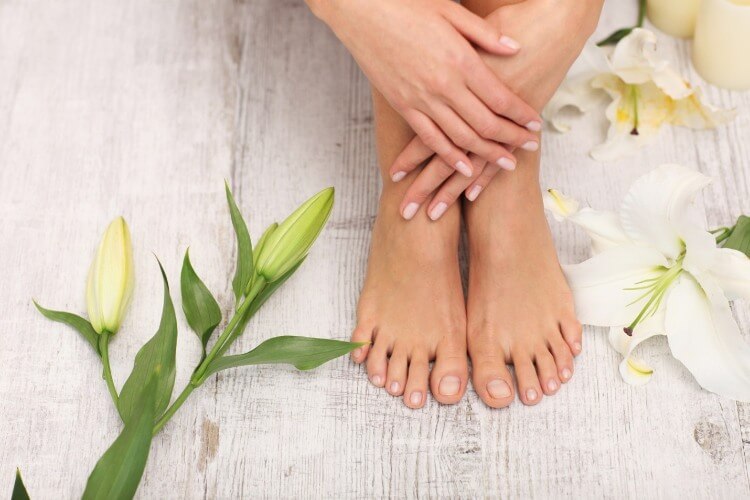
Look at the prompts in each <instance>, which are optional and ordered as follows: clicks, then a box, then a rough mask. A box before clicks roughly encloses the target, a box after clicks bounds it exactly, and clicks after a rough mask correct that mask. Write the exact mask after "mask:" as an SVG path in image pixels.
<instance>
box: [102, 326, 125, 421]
mask: <svg viewBox="0 0 750 500" xmlns="http://www.w3.org/2000/svg"><path fill="white" fill-rule="evenodd" d="M111 335H112V334H111V333H109V332H108V331H107V330H104V331H103V332H102V334H101V336H100V337H99V351H100V352H101V354H102V364H103V365H104V370H103V372H102V378H104V380H105V381H106V382H107V389H109V395H110V396H111V397H112V402H113V403H114V404H115V408H117V404H118V402H119V401H120V398H119V396H118V395H117V389H116V388H115V382H114V380H112V370H111V368H110V366H109V337H110V336H111Z"/></svg>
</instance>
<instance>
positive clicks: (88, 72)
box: [0, 0, 750, 499]
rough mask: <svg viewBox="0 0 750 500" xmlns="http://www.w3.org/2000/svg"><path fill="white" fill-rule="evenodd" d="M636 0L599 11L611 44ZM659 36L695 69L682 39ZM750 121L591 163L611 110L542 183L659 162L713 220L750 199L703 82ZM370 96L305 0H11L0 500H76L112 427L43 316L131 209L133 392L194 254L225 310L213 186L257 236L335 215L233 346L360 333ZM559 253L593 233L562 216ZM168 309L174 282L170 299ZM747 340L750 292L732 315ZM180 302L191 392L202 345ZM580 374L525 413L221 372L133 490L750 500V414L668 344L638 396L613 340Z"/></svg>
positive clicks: (3, 36) (554, 139) (1, 25)
mask: <svg viewBox="0 0 750 500" xmlns="http://www.w3.org/2000/svg"><path fill="white" fill-rule="evenodd" d="M630 4H635V2H622V1H618V2H616V3H615V2H608V5H607V6H606V9H605V15H604V17H603V19H602V23H601V26H600V29H599V34H604V33H606V32H608V31H610V30H611V29H613V28H615V27H619V26H622V25H625V24H626V23H629V22H631V20H632V19H633V18H634V17H635V8H634V5H630ZM660 39H661V40H662V42H663V44H662V46H661V49H662V50H663V52H664V53H665V54H668V55H669V56H671V57H672V58H673V59H674V60H675V62H676V65H677V67H678V68H679V69H680V70H681V71H683V72H684V73H685V74H687V75H689V76H690V77H691V78H692V79H693V80H694V81H696V82H699V81H700V80H699V79H698V77H697V75H695V73H694V72H693V70H692V69H691V67H690V64H689V43H687V42H682V41H676V40H671V39H669V38H666V37H663V36H660ZM705 90H706V92H707V94H708V95H709V97H710V99H711V100H712V101H713V102H714V103H716V104H719V105H723V106H731V107H737V108H738V109H739V111H740V113H739V117H738V118H737V119H736V120H735V121H734V122H733V123H732V124H731V125H729V126H726V127H723V128H720V129H718V130H715V131H705V132H691V131H688V130H665V131H664V133H663V135H662V138H661V140H660V141H659V142H658V143H657V144H654V145H653V146H651V147H649V148H647V149H644V150H642V151H641V152H640V153H639V154H638V155H636V156H634V157H632V158H629V159H628V160H623V161H620V162H617V163H611V164H600V163H597V162H595V161H593V160H591V159H590V158H589V157H588V156H587V154H586V152H587V150H588V149H589V148H590V147H591V146H592V145H594V144H596V143H597V141H600V140H601V138H602V137H603V136H604V130H605V129H604V128H603V123H602V121H601V120H600V119H595V118H593V117H592V118H591V119H588V120H584V121H581V122H577V126H576V127H575V129H574V131H573V132H571V133H570V134H567V135H557V134H547V135H546V136H545V139H544V183H545V185H547V186H554V187H558V188H560V189H562V190H564V191H566V192H568V193H569V194H571V195H575V196H577V197H579V198H581V199H585V200H586V201H588V202H589V203H590V204H591V205H593V206H597V207H602V208H614V207H616V205H617V204H618V203H619V200H620V197H621V196H622V195H623V194H624V192H625V190H626V188H627V185H628V184H629V182H630V181H632V180H633V179H635V178H636V177H637V176H639V175H640V174H642V173H644V172H646V171H647V170H649V169H650V168H652V167H654V166H657V165H659V164H660V163H662V162H668V161H669V162H680V163H684V164H690V165H695V166H697V167H698V168H700V170H701V171H703V172H705V173H707V174H709V175H712V176H714V177H715V179H716V181H715V182H714V184H713V185H712V186H711V187H710V188H708V190H707V192H706V195H705V196H704V200H703V201H704V202H705V204H706V206H707V208H708V213H709V218H710V220H709V222H710V223H711V224H715V225H719V224H726V223H728V222H729V221H730V220H732V219H733V217H736V215H737V214H739V213H740V212H744V213H750V174H749V173H750V93H745V94H742V93H732V92H726V91H721V90H719V89H716V88H711V87H708V86H705ZM374 162H375V160H374V148H373V140H372V110H371V105H370V97H369V93H368V85H367V82H366V80H365V78H364V77H363V76H362V74H361V73H360V72H359V70H358V69H357V67H356V65H355V64H354V62H353V61H352V60H351V58H350V57H349V56H348V54H347V53H346V51H345V50H344V49H343V48H342V47H341V46H340V45H339V43H338V42H337V40H336V39H335V38H334V37H333V35H332V34H331V33H330V32H329V31H328V30H327V29H326V28H325V27H324V26H323V25H321V24H320V23H318V22H317V21H316V20H315V18H314V17H313V16H312V15H311V14H310V13H309V12H308V11H307V9H306V7H305V6H304V4H303V3H302V2H301V1H299V0H295V1H291V0H252V1H246V2H231V1H228V0H227V1H205V0H192V1H184V2H178V1H162V2H153V1H146V0H137V1H133V2H117V1H114V0H100V1H93V0H70V1H68V2H42V1H40V0H24V1H21V0H0V217H1V219H0V220H2V224H0V255H1V258H0V276H2V277H3V284H2V286H1V287H0V329H1V330H2V333H1V335H2V337H1V338H2V344H1V347H0V416H1V417H2V425H1V426H0V492H9V491H10V489H11V484H12V480H13V472H14V469H15V467H16V466H19V467H21V469H22V471H23V473H24V475H25V478H26V482H27V486H28V487H29V489H30V491H31V493H32V497H33V498H38V499H43V498H50V499H56V498H75V497H76V496H78V495H80V493H81V492H82V491H83V487H84V485H85V482H86V478H87V475H88V474H89V472H90V470H91V469H92V467H93V465H94V463H95V462H96V460H97V459H98V458H99V456H100V455H101V454H102V452H103V450H104V449H106V447H107V446H108V445H109V443H110V442H111V441H112V440H113V439H114V437H115V436H116V434H117V432H118V428H119V427H118V424H119V419H118V416H117V415H116V413H115V411H114V410H113V408H112V406H111V403H110V401H109V399H108V397H107V392H106V388H105V385H104V384H103V382H102V381H101V379H100V369H99V366H98V362H97V361H96V360H95V358H94V356H93V355H92V353H91V352H90V351H89V348H88V347H87V346H86V345H85V344H84V343H83V342H82V341H80V340H79V339H78V338H76V336H75V334H74V333H72V332H71V331H69V330H68V329H66V328H64V327H62V326H58V325H55V324H51V323H50V322H48V321H46V320H44V319H43V318H41V317H40V316H39V315H38V314H37V313H36V312H35V310H34V308H33V306H32V304H31V298H32V297H35V298H37V299H38V300H40V301H41V302H42V303H43V304H45V305H47V306H49V307H55V308H64V309H68V310H73V311H78V312H81V313H82V312H84V309H85V304H84V297H83V295H84V294H83V291H84V284H85V277H86V272H87V268H88V265H89V261H90V258H91V255H92V249H93V246H94V245H95V242H96V241H97V239H98V237H99V235H100V233H101V231H102V229H103V228H104V227H105V225H106V223H107V222H108V221H109V220H110V219H111V218H112V217H113V216H115V215H118V214H122V215H124V216H125V217H126V218H127V220H128V221H129V223H130V225H131V229H132V232H133V239H134V242H135V246H136V265H137V279H138V284H137V290H136V295H135V300H134V303H133V307H132V309H131V313H130V315H129V316H128V318H127V320H126V322H125V325H124V327H123V330H122V331H121V332H120V333H119V334H118V335H117V336H116V337H115V339H114V340H113V344H112V346H111V350H112V352H113V354H112V355H113V358H114V359H113V364H114V366H113V370H114V377H115V380H116V383H117V384H118V385H121V384H122V383H123V381H124V380H125V377H126V376H127V374H128V372H129V370H130V368H131V366H132V358H133V356H134V355H135V352H136V351H137V350H138V348H139V347H140V346H141V345H142V343H143V342H145V341H146V339H147V338H149V337H150V336H151V335H152V334H153V332H154V331H155V328H156V325H157V324H158V319H159V312H160V307H161V283H160V278H159V275H158V270H157V266H156V263H155V261H154V258H153V256H152V253H151V252H155V253H156V254H157V255H158V256H159V257H160V258H161V259H162V261H163V262H164V264H165V266H166V269H167V272H168V276H169V278H170V280H171V282H172V284H173V291H174V294H175V296H177V295H178V294H179V287H177V286H175V285H176V284H177V283H178V277H179V266H180V263H181V258H182V255H183V253H184V252H185V249H186V248H187V247H188V245H190V248H191V256H192V258H193V263H194V265H195V267H196V269H197V270H198V272H199V273H200V274H201V275H202V276H203V277H204V279H205V281H206V282H207V284H208V286H209V287H210V288H211V289H212V290H214V291H215V293H216V294H217V295H218V297H219V300H220V302H221V303H222V304H224V305H225V307H226V309H227V310H228V308H229V304H230V302H231V289H230V285H229V283H230V281H231V275H232V271H233V270H232V263H233V260H234V239H233V234H232V229H231V225H230V222H229V218H228V216H227V213H226V208H225V200H224V193H223V185H222V182H223V179H225V178H226V179H228V180H229V182H230V183H231V185H232V187H233V189H234V190H235V193H236V195H237V198H238V201H239V203H240V205H241V206H242V208H243V210H244V211H245V213H246V214H247V216H248V218H249V222H250V227H251V231H252V233H253V234H254V235H255V236H257V235H259V233H260V231H261V230H262V228H264V227H265V226H266V225H267V224H269V223H270V222H272V221H273V220H275V219H278V218H280V217H282V216H283V215H284V214H286V213H288V212H289V211H290V210H291V209H292V208H294V207H295V206H296V205H297V204H298V203H299V202H301V201H302V200H303V199H305V198H306V197H307V196H309V195H310V194H312V193H313V192H314V191H317V190H318V189H319V188H322V187H324V186H328V185H334V186H335V187H336V189H337V205H336V209H335V212H334V215H333V217H332V221H331V223H330V224H329V226H328V228H327V230H326V231H325V232H324V233H323V235H322V237H321V239H320V242H319V243H318V244H317V246H316V247H315V249H314V251H313V252H312V254H311V256H310V258H309V259H308V261H307V263H306V264H305V266H304V267H303V268H302V270H301V271H300V272H299V273H298V274H297V275H296V276H295V278H294V279H293V280H292V281H290V282H289V284H288V285H287V286H286V287H285V289H284V290H283V293H280V294H279V295H278V296H276V297H275V298H274V299H272V300H271V301H270V302H269V303H268V304H267V305H266V306H265V307H264V309H263V311H262V313H261V314H260V315H259V316H258V317H256V318H255V320H254V321H253V322H252V323H251V325H250V328H249V330H248V334H247V335H246V336H245V337H244V338H242V339H241V341H240V342H239V345H238V346H237V348H238V350H247V349H248V348H250V347H251V346H253V345H255V344H256V343H257V342H258V341H260V340H262V339H265V338H267V337H269V336H273V335H279V334H289V333H296V334H304V335H318V336H330V337H334V338H341V339H345V338H347V337H348V335H349V332H350V330H351V328H352V326H353V322H354V311H355V305H356V300H357V296H358V291H359V288H360V286H361V285H362V281H363V278H364V269H365V263H366V256H367V248H368V244H369V234H370V228H371V225H372V221H373V218H374V216H375V209H376V206H377V196H378V189H379V186H378V178H377V176H376V172H375V168H374ZM553 231H554V235H555V238H556V242H557V245H558V248H559V251H560V253H561V259H562V261H563V262H576V261H580V260H582V259H583V258H585V256H586V253H587V239H586V238H585V236H584V235H583V234H582V233H581V232H579V231H577V230H574V229H573V228H572V227H571V226H562V225H559V224H558V225H555V224H553ZM175 298H176V300H178V297H175ZM735 312H736V313H737V316H738V318H739V320H740V322H741V326H742V327H743V330H744V331H748V330H750V313H749V312H748V307H747V304H739V305H736V306H735ZM178 316H179V321H180V327H181V330H180V336H179V343H178V350H179V352H178V379H177V387H181V386H182V385H183V384H184V383H185V382H186V381H187V379H188V378H189V374H190V372H191V371H192V368H193V365H194V363H195V362H196V360H197V359H198V357H199V345H198V342H197V340H196V338H195V336H194V335H193V334H192V333H191V332H190V331H189V330H188V328H187V325H186V324H185V321H184V318H183V317H182V315H178ZM585 335H586V350H585V352H584V354H583V355H582V357H581V358H580V360H579V361H578V364H577V368H576V377H575V378H574V380H573V381H572V382H571V383H570V384H568V385H567V386H566V387H565V388H564V389H563V390H562V391H561V393H560V394H559V395H558V396H556V397H553V398H545V399H544V401H543V402H542V403H541V404H540V405H539V406H536V407H534V408H527V407H524V406H522V405H520V404H514V405H513V406H512V407H511V408H509V409H507V410H502V411H496V410H490V409H488V408H486V407H485V406H484V405H483V404H482V402H481V401H480V400H479V399H478V398H477V396H476V395H475V394H474V392H473V391H470V392H469V393H468V394H467V396H466V397H465V398H464V400H463V401H462V402H461V403H460V404H458V405H455V406H440V405H438V404H436V403H435V402H434V401H432V400H431V401H429V402H428V404H427V405H426V407H425V408H424V409H422V410H420V411H412V410H409V409H407V408H406V407H405V406H404V405H403V404H402V403H401V401H400V400H398V399H394V398H391V397H390V396H388V395H386V394H385V393H384V392H383V391H382V390H378V389H375V388H374V387H373V386H371V385H370V384H369V382H368V381H367V380H366V377H365V374H364V372H363V370H362V368H360V367H358V366H355V365H353V364H352V363H350V362H349V361H348V360H347V359H339V360H336V361H334V362H332V363H330V364H328V365H325V366H324V367H322V368H320V369H318V370H315V371H313V372H309V373H298V372H296V371H294V370H292V369H288V368H285V367H278V366H275V367H259V368H254V369H242V370H236V371H232V372H225V373H224V374H222V375H219V376H218V377H217V378H215V379H213V380H211V381H210V382H208V383H206V385H205V386H204V387H202V388H201V389H200V390H199V391H197V392H196V393H194V395H193V397H192V398H191V399H190V400H189V401H188V403H187V404H186V405H185V406H184V407H183V409H182V410H181V411H180V412H179V413H178V414H177V416H176V418H174V420H173V421H172V422H171V423H170V424H169V425H168V426H167V427H166V428H165V431H164V432H162V433H161V434H160V435H159V436H158V437H157V438H156V439H155V441H154V445H153V449H152V453H151V456H150V459H149V464H148V467H147V469H146V473H145V476H144V481H143V484H142V485H141V488H140V489H139V492H138V496H139V497H141V498H159V499H161V498H232V497H234V498H239V497H246V498H247V497H302V498H307V497H321V498H345V497H352V498H363V497H385V496H392V497H398V498H401V497H417V496H421V497H500V496H502V497H517V498H526V497H532V496H533V497H538V498H548V497H572V496H576V497H612V498H619V497H672V498H673V497H680V498H699V497H707V496H712V497H724V498H733V497H741V496H745V497H746V496H747V495H748V493H750V480H749V479H748V474H749V471H750V468H749V467H748V461H749V460H750V406H749V405H742V404H737V403H735V402H733V401H730V400H726V399H723V398H720V397H717V396H714V395H712V394H709V393H707V392H704V391H702V390H701V389H700V388H699V387H698V385H697V384H696V383H695V382H694V381H693V379H692V378H691V376H690V374H689V373H688V372H687V371H686V370H685V369H684V368H683V367H682V366H681V365H680V364H679V363H678V362H677V361H674V360H672V359H671V358H670V357H669V356H668V347H667V345H666V343H665V342H663V341H655V342H653V343H652V344H650V345H648V346H647V347H646V348H645V349H644V352H645V354H644V356H645V357H646V358H647V359H648V360H649V361H650V362H652V363H653V364H654V365H655V366H656V369H657V373H656V375H655V376H654V378H653V381H652V382H651V383H650V384H649V385H647V386H645V387H640V388H633V387H629V386H626V385H625V384H624V383H623V382H621V380H620V378H619V375H618V374H617V369H616V366H617V362H618V357H617V355H616V354H615V353H614V352H613V351H612V349H611V348H610V347H609V345H608V343H607V340H606V333H605V331H604V330H603V329H594V328H587V329H586V332H585Z"/></svg>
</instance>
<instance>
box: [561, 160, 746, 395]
mask: <svg viewBox="0 0 750 500" xmlns="http://www.w3.org/2000/svg"><path fill="white" fill-rule="evenodd" d="M709 182H710V179H709V178H708V177H706V176H704V175H702V174H700V173H699V172H697V171H695V170H691V169H688V168H686V167H683V166H680V165H663V166H661V167H659V168H657V169H655V170H653V171H652V172H650V173H648V174H646V175H644V176H642V177H641V178H639V179H638V180H636V181H635V183H633V185H632V186H631V188H630V190H629V192H628V194H627V195H626V196H625V199H624V200H623V202H622V205H621V206H620V210H619V213H617V214H614V213H608V212H597V211H595V210H593V209H591V208H584V209H580V210H578V211H574V212H570V213H567V214H566V215H565V218H566V219H567V220H570V221H571V222H573V223H576V224H578V225H580V226H581V227H583V229H585V230H586V231H587V232H588V233H589V234H590V235H591V237H592V239H593V240H594V242H598V253H596V254H595V255H594V256H593V257H592V258H590V259H589V260H586V261H584V262H582V263H580V264H575V265H569V266H563V269H564V271H565V275H566V277H567V279H568V282H569V284H570V287H571V289H572V291H573V296H574V299H575V304H576V313H577V315H578V319H579V320H580V321H581V322H582V323H584V324H588V325H596V326H606V327H610V341H611V343H612V345H613V346H614V347H615V349H617V351H618V352H620V353H621V354H622V355H623V356H624V359H623V361H622V363H621V365H620V373H621V374H622V376H623V378H624V379H625V380H626V381H627V382H629V383H631V384H642V383H645V382H647V381H648V379H649V378H650V377H651V373H652V372H653V370H651V368H650V367H648V366H646V365H645V364H643V363H641V362H640V361H638V360H637V359H635V358H633V357H632V353H633V351H634V350H635V348H636V347H637V346H638V344H640V343H641V342H643V341H645V340H647V339H648V338H650V337H652V336H654V335H666V336H667V339H668V342H669V346H670V349H671V350H672V354H673V355H674V356H675V358H677V359H678V360H679V361H681V362H682V363H683V364H684V365H685V367H687V369H688V370H690V372H691V373H692V374H693V376H694V377H695V379H696V380H697V381H698V383H699V384H700V385H701V386H703V387H704V388H705V389H708V390H709V391H712V392H715V393H717V394H721V395H723V396H727V397H730V398H733V399H736V400H739V401H750V345H748V344H747V343H745V342H744V340H743V338H742V335H741V333H740V331H739V328H738V326H737V323H736V322H735V320H734V318H733V316H732V312H731V309H730V307H729V301H730V300H734V299H739V298H745V299H750V259H748V258H747V257H746V256H745V255H744V254H743V253H741V252H738V251H736V250H731V249H727V248H719V247H717V246H716V240H715V238H714V236H713V235H712V234H711V233H710V232H708V231H707V230H706V229H705V228H704V224H703V222H704V221H705V213H704V212H703V211H701V210H699V209H698V208H697V207H696V206H695V205H694V204H693V199H694V198H695V196H696V194H697V193H698V192H699V191H700V190H701V189H702V188H704V187H705V186H706V185H707V184H708V183H709ZM550 196H551V195H550ZM566 199H567V198H566ZM567 200H568V201H567V203H566V206H573V204H572V203H571V201H570V200H569V199H567ZM547 206H548V208H550V207H551V206H552V205H551V202H548V205H547ZM550 210H553V211H554V208H550ZM582 214H586V215H585V216H583V215H582ZM602 235H607V237H606V238H603V237H602ZM602 242H604V244H602Z"/></svg>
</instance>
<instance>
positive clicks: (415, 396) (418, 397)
mask: <svg viewBox="0 0 750 500" xmlns="http://www.w3.org/2000/svg"><path fill="white" fill-rule="evenodd" d="M409 401H410V402H411V404H413V405H414V406H417V405H419V404H420V403H422V393H421V392H419V391H415V392H412V393H411V396H409Z"/></svg>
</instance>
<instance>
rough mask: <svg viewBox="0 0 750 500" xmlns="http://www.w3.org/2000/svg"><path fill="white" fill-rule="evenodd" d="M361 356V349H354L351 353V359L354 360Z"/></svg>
mask: <svg viewBox="0 0 750 500" xmlns="http://www.w3.org/2000/svg"><path fill="white" fill-rule="evenodd" d="M361 355H362V348H361V347H357V348H356V349H354V352H352V357H353V358H354V359H359V357H360V356H361Z"/></svg>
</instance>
